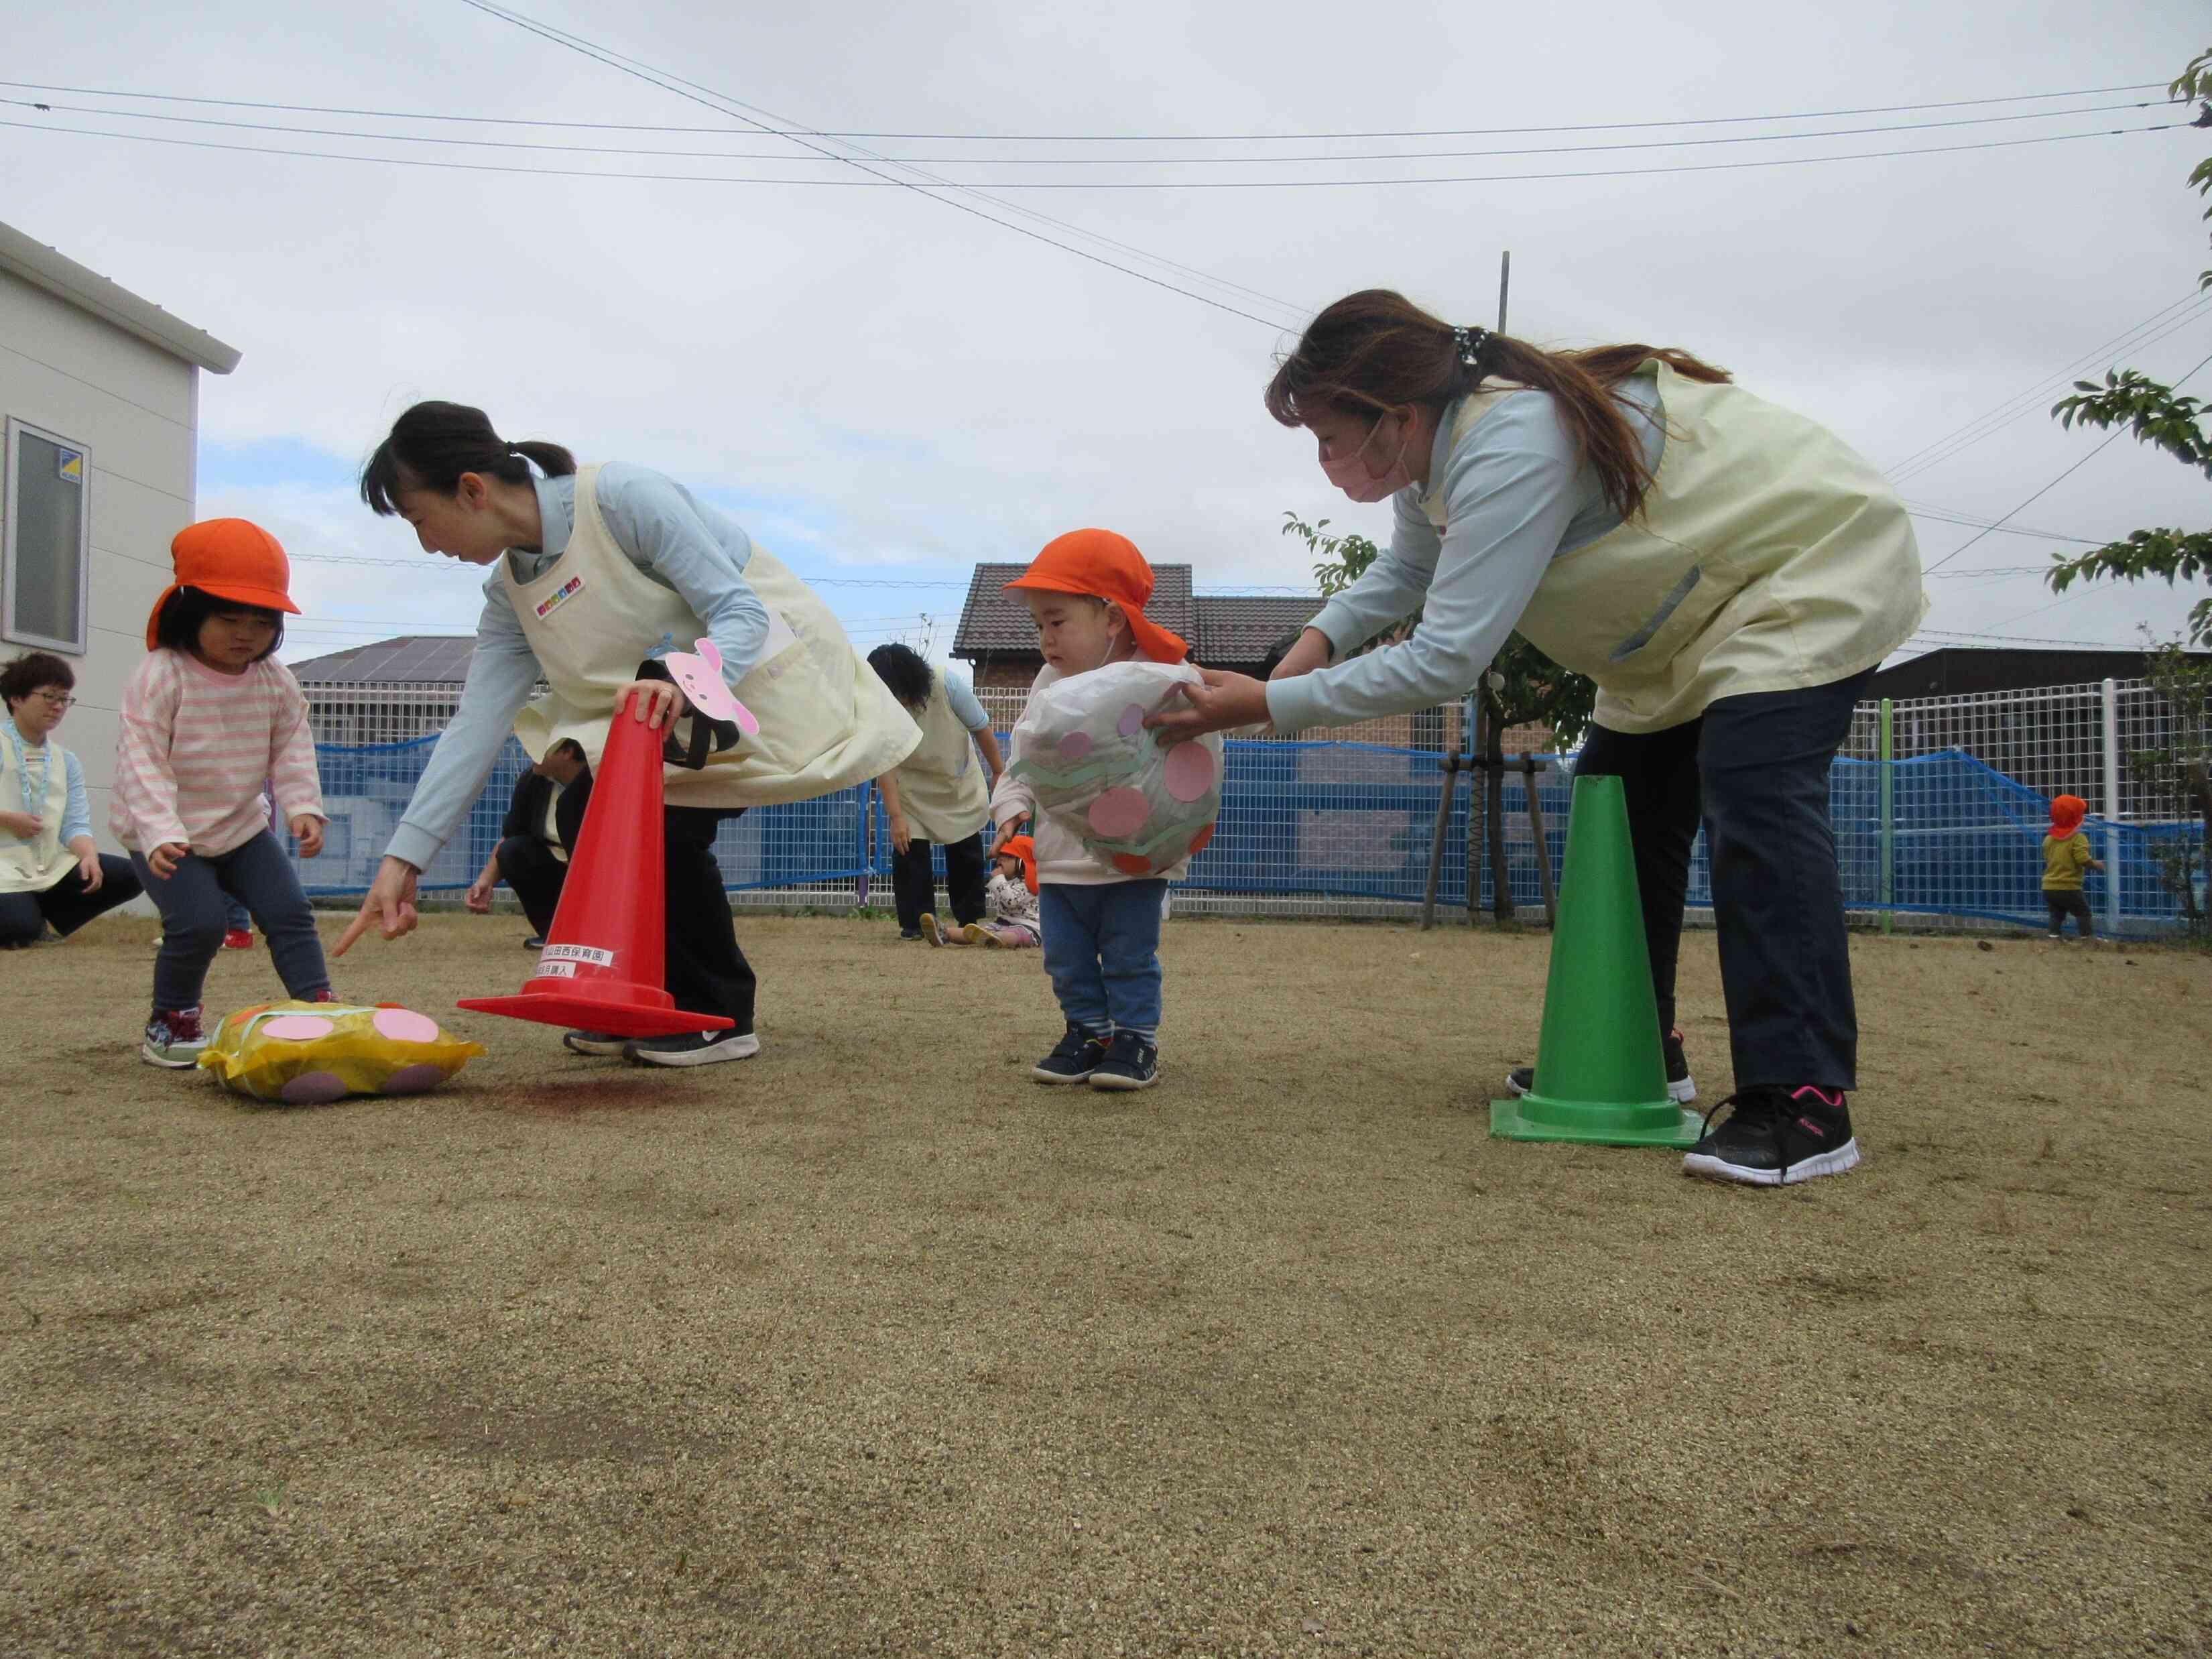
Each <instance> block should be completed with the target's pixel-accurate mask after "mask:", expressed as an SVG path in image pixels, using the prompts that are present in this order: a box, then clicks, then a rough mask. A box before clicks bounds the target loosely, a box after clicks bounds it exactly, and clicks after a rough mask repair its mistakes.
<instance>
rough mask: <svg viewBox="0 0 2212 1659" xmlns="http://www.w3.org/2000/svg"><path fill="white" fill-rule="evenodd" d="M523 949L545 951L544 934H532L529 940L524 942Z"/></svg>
mask: <svg viewBox="0 0 2212 1659" xmlns="http://www.w3.org/2000/svg"><path fill="white" fill-rule="evenodd" d="M522 948H523V949H524V950H526V951H542V950H544V948H545V935H544V934H543V933H532V935H531V936H530V937H529V938H528V939H525V940H523V941H522Z"/></svg>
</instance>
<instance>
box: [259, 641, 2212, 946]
mask: <svg viewBox="0 0 2212 1659" xmlns="http://www.w3.org/2000/svg"><path fill="white" fill-rule="evenodd" d="M457 692H458V688H457V687H455V686H453V685H450V684H398V685H389V686H349V687H342V688H310V690H309V697H310V702H311V707H312V710H313V721H314V726H315V732H316V736H317V739H318V745H319V746H318V755H319V760H320V763H321V766H322V775H323V790H324V796H325V805H326V808H327V810H328V811H330V813H331V827H330V830H329V832H328V834H327V836H326V838H325V848H324V851H323V853H322V854H321V856H319V857H318V858H316V859H313V860H305V861H303V862H302V864H301V878H302V880H303V881H304V882H305V883H306V884H307V888H308V890H309V891H310V892H311V893H313V894H316V895H318V896H327V897H337V896H342V895H349V894H356V893H359V892H361V891H362V890H365V889H366V887H367V885H368V881H369V878H370V877H371V876H372V875H373V874H374V869H375V865H376V860H378V859H379V858H380V856H381V855H382V853H383V849H384V848H385V846H386V844H387V843H388V842H389V841H390V839H391V835H392V830H393V829H395V828H396V827H397V825H398V821H399V817H400V815H401V814H402V812H404V810H405V807H406V804H407V801H408V799H409V798H410V795H411V794H412V793H413V790H414V786H415V781H416V779H417V778H418V777H419V776H420V775H421V772H422V766H423V764H424V763H426V761H427V760H428V756H429V752H430V750H431V748H432V746H433V745H434V744H435V740H436V738H435V734H436V732H438V731H439V730H440V729H441V728H442V726H444V724H445V722H446V721H447V720H449V719H450V718H451V717H452V714H453V703H454V699H455V696H456V695H457ZM979 696H980V699H981V702H982V703H983V706H984V710H985V712H986V714H988V715H989V716H990V718H991V720H992V724H993V725H994V726H995V727H996V728H998V730H999V732H1000V736H1001V741H1002V742H1003V740H1004V735H1005V732H1006V730H1007V728H1009V727H1011V726H1012V724H1013V722H1014V720H1015V719H1016V717H1017V716H1018V714H1019V713H1020V708H1021V704H1022V702H1023V700H1024V694H1023V693H1020V692H1009V691H1004V690H984V691H982V692H981V693H979ZM1461 714H1462V711H1461V709H1460V708H1458V707H1457V706H1452V705H1447V706H1445V707H1443V708H1438V709H1435V710H1431V711H1424V713H1423V714H1417V715H1413V716H1406V717H1401V726H1403V729H1404V733H1405V736H1400V732H1399V731H1398V729H1397V728H1393V730H1392V732H1391V735H1393V736H1394V737H1400V741H1398V742H1395V743H1364V742H1357V741H1343V740H1331V741H1314V740H1312V739H1311V738H1306V737H1299V736H1295V735H1294V736H1290V737H1279V736H1272V735H1271V736H1267V737H1261V738H1239V739H1233V740H1231V742H1230V743H1229V744H1227V757H1226V769H1225V781H1224V782H1225V787H1224V791H1223V805H1222V814H1221V820H1220V823H1219V825H1218V828H1217V830H1216V832H1215V835H1214V838H1213V841H1212V844H1211V845H1209V846H1208V847H1207V848H1206V850H1205V852H1203V853H1201V854H1200V855H1199V856H1198V857H1197V858H1196V859H1194V860H1192V864H1191V867H1190V872H1189V877H1188V880H1187V881H1186V882H1184V883H1183V884H1181V885H1179V886H1178V888H1177V890H1176V898H1175V905H1176V910H1177V911H1178V912H1179V913H1182V914H1205V913H1208V912H1212V913H1216V914H1225V915H1278V916H1298V917H1307V918H1315V919H1328V918H1354V917H1396V918H1409V917H1413V916H1415V915H1419V914H1420V910H1421V907H1422V901H1423V893H1424V888H1425V884H1426V881H1427V878H1428V872H1429V868H1430V862H1431V847H1432V842H1434V841H1435V839H1436V828H1437V823H1438V822H1439V812H1438V808H1439V805H1440V799H1439V798H1440V795H1441V793H1442V792H1443V791H1445V790H1447V789H1449V790H1450V791H1451V792H1452V798H1451V799H1450V801H1449V805H1448V806H1446V807H1445V810H1444V811H1443V814H1442V819H1441V821H1442V824H1443V836H1442V840H1443V846H1442V851H1441V856H1440V858H1439V859H1438V860H1437V872H1438V878H1437V894H1436V902H1437V906H1438V908H1439V909H1440V910H1443V911H1447V912H1449V911H1452V910H1458V911H1460V912H1462V913H1466V912H1471V911H1488V910H1490V909H1491V908H1492V906H1493V905H1494V902H1495V894H1494V891H1493V888H1492V870H1491V864H1492V860H1491V858H1490V856H1489V854H1488V852H1487V849H1486V848H1485V846H1484V844H1483V836H1482V831H1481V824H1482V822H1483V819H1484V817H1485V816H1486V814H1485V812H1484V810H1483V801H1484V795H1483V792H1484V791H1485V790H1486V789H1487V788H1488V787H1490V783H1489V781H1488V780H1487V779H1486V777H1485V775H1483V774H1482V773H1481V772H1480V771H1472V772H1462V773H1459V774H1457V775H1455V774H1452V773H1448V772H1447V771H1445V770H1444V769H1443V766H1442V765H1441V764H1440V761H1441V760H1442V758H1443V756H1442V754H1441V753H1440V751H1441V750H1443V748H1444V747H1445V741H1444V740H1445V739H1448V741H1449V743H1450V744H1457V743H1458V741H1459V734H1460V733H1461V732H1462V729H1463V728H1462V719H1461ZM2165 720H2166V717H2165V712H2164V709H2163V705H2162V704H2161V703H2160V701H2159V699H2158V698H2157V696H2156V695H2155V694H2154V692H2153V691H2152V690H2151V689H2150V687H2149V686H2148V684H2145V683H2143V682H2141V681H2125V682H2117V683H2116V682H2112V681H2107V682H2105V683H2103V684H2090V685H2077V686H2061V687H2054V688H2050V689H2046V690H2034V691H2021V692H1996V693H1987V694H1982V695H1977V696H1957V697H1928V698H1917V699H1913V700H1911V701H1908V702H1896V703H1893V704H1890V705H1887V706H1886V707H1885V705H1883V704H1880V703H1873V702H1869V703H1866V704H1863V705H1861V706H1860V708H1859V709H1858V710H1857V714H1856V716H1855V718H1854V720H1853V723H1852V727H1851V731H1850V736H1849V738H1847V740H1846V742H1845V744H1844V750H1843V752H1842V754H1841V755H1840V756H1839V757H1838V760H1837V762H1836V766H1835V770H1834V772H1833V774H1832V781H1831V786H1830V802H1831V812H1832V817H1833V821H1834V823H1835V828H1836V836H1837V854H1838V863H1839V865H1840V866H1841V869H1842V872H1843V875H1844V890H1845V895H1846V902H1847V903H1848V905H1849V906H1850V908H1851V909H1852V910H1854V911H1855V912H1860V913H1863V914H1864V915H1882V916H1886V917H1891V918H1896V919H1901V920H1903V921H1905V922H1906V923H1907V924H1908V925H1910V924H1911V922H1913V921H1916V920H1917V921H1920V922H1921V923H1922V924H1923V925H1925V924H1926V923H1928V922H1929V921H1940V922H1942V924H1944V925H1962V924H1963V925H1967V926H1973V925H1981V926H1997V927H2003V926H2035V927H2040V926H2042V925H2043V921H2044V914H2043V907H2042V900H2041V895H2040V882H2041V872H2042V859H2041V853H2040V841H2041V836H2042V833H2043V826H2044V824H2045V820H2046V817H2047V803H2048V798H2049V797H2050V796H2051V795H2053V794H2056V793H2059V792H2061V791H2065V792H2068V793H2074V794H2078V795H2081V797H2082V798H2083V799H2086V800H2087V801H2088V802H2089V805H2090V810H2091V815H2092V816H2091V818H2090V822H2089V823H2088V825H2087V829H2088V832H2089V836H2090V840H2091V842H2092V845H2093V848H2094V849H2095V851H2096V853H2097V856H2098V857H2100V859H2102V860H2105V862H2106V866H2107V868H2106V871H2105V872H2102V873H2100V874H2095V875H2093V876H2092V877H2091V878H2090V883H2089V888H2088V896H2089V900H2090V902H2091V904H2092V905H2093V907H2094V908H2096V909H2097V911H2098V914H2099V915H2100V918H2101V919H2102V921H2104V924H2105V926H2106V929H2107V930H2108V931H2112V932H2146V933H2148V932H2166V931H2171V930H2173V929H2175V928H2177V927H2179V926H2180V924H2181V921H2182V919H2183V917H2184V915H2185V911H2186V909H2187V908H2188V907H2187V905H2186V904H2185V902H2184V899H2183V897H2182V896H2181V895H2179V893H2177V892H2175V891H2173V890H2172V889H2171V887H2170V885H2169V884H2167V883H2166V882H2165V881H2164V880H2163V879H2162V872H2161V870H2160V867H2159V864H2158V859H2157V854H2158V849H2159V848H2160V846H2161V845H2162V844H2165V843H2167V842H2172V841H2174V840H2176V839H2178V838H2181V837H2186V836H2197V835H2201V833H2202V831H2201V826H2199V825H2197V823H2194V822H2193V821H2191V820H2189V819H2186V818H2183V817H2163V818H2162V817H2160V816H2159V809H2158V805H2157V803H2156V802H2155V801H2154V799H2152V798H2151V795H2150V794H2149V793H2148V791H2147V789H2146V787H2145V786H2144V785H2142V783H2140V782H2139V781H2136V779H2135V778H2134V776H2133V775H2132V773H2131V772H2130V769H2129V768H2128V766H2127V765H2126V756H2127V754H2128V752H2129V751H2130V750H2136V749H2143V748H2150V747H2155V746H2159V745H2160V744H2162V743H2164V742H2165V741H2166V738H2165ZM1432 735H1433V736H1434V737H1435V738H1437V739H1439V740H1438V741H1437V743H1436V746H1434V747H1431V746H1430V745H1429V743H1428V742H1427V741H1425V740H1426V739H1429V738H1431V736H1432ZM1407 737H1417V738H1418V739H1420V740H1419V741H1411V742H1409V741H1407V740H1406V738H1407ZM1542 763H1543V764H1544V765H1545V766H1546V767H1547V769H1546V770H1541V771H1539V772H1537V773H1535V774H1534V775H1533V776H1532V775H1525V774H1523V773H1521V772H1517V771H1509V772H1508V773H1507V774H1506V775H1505V776H1504V778H1503V779H1502V780H1500V781H1498V791H1499V807H1500V810H1499V811H1498V821H1499V824H1500V829H1501V830H1502V834H1501V836H1500V846H1501V849H1502V852H1503V863H1504V870H1505V880H1506V886H1507V890H1508V892H1509V893H1510V896H1511V898H1512V900H1513V902H1514V905H1515V907H1516V910H1517V911H1518V912H1519V913H1521V914H1522V915H1528V914H1529V913H1532V912H1533V913H1534V914H1536V915H1541V913H1542V907H1543V904H1544V899H1545V887H1546V883H1545V879H1544V868H1543V866H1548V867H1549V870H1550V873H1551V877H1552V880H1553V884H1556V882H1557V880H1558V878H1559V863H1560V859H1561V856H1562V854H1563V852H1564V850H1565V841H1566V827H1567V807H1568V802H1569V795H1570V776H1571V765H1572V757H1567V760H1566V761H1565V763H1564V765H1562V764H1561V763H1558V762H1557V761H1556V760H1555V759H1554V758H1553V757H1543V759H1542ZM526 764H527V762H526V758H525V757H524V756H523V754H522V751H521V749H520V745H519V744H515V743H514V742H513V740H512V739H510V740H509V741H508V743H507V748H506V750H505V751H504V752H503V753H502V755H501V760H500V762H499V764H498V766H497V767H496V768H495V769H494V771H493V774H492V775H491V777H490V779H489V781H488V782H487V784H486V786H485V789H484V793H483V796H482V797H481V798H480V799H478V801H477V804H476V805H475V806H474V807H473V808H472V809H471V811H470V814H469V816H468V818H467V819H466V821H465V823H464V824H463V825H462V827H461V829H460V830H459V833H457V834H456V835H455V836H454V837H453V841H452V842H450V843H449V844H448V846H447V848H446V850H445V851H444V852H443V853H442V854H441V855H440V856H439V858H438V859H437V860H435V862H434V864H433V865H432V866H431V868H430V869H428V870H427V871H425V872H423V880H422V885H423V887H424V888H425V889H427V890H432V891H434V892H435V891H441V890H442V891H445V892H447V893H448V894H453V893H455V892H457V890H459V889H460V888H463V887H465V886H466V885H467V884H469V883H470V882H471V881H472V880H473V879H474V878H475V877H476V875H477V872H479V871H481V870H482V869H483V867H484V866H485V864H486V862H487V861H488V860H489V858H490V857H491V854H492V852H493V849H494V848H495V847H496V846H497V845H498V842H499V831H500V824H501V820H502V818H503V817H504V816H505V812H506V808H507V800H508V798H509V796H510V794H511V793H512V791H513V786H514V781H515V779H516V778H517V777H518V776H519V775H520V773H521V771H522V769H524V767H525V766H526ZM1461 777H1466V778H1468V780H1469V781H1470V783H1471V786H1472V787H1462V785H1461V782H1460V779H1461ZM1530 787H1534V789H1535V790H1536V792H1537V802H1538V805H1539V806H1540V808H1541V816H1542V820H1543V829H1544V833H1543V836H1542V838H1541V842H1540V841H1539V839H1538V836H1537V834H1536V832H1535V829H1534V827H1533V825H1532V823H1531V819H1530V815H1529V812H1528V790H1529V788H1530ZM1470 825H1472V826H1473V833H1472V835H1471V834H1470ZM716 853H717V856H718V857H719V858H720V860H721V863H722V868H723V871H724V872H725V875H726V878H727V880H728V882H729V884H730V887H731V889H732V897H733V898H734V899H735V901H736V902H738V903H739V904H740V905H744V906H750V907H773V908H810V907H811V908H831V909H842V908H851V907H853V906H856V905H861V904H866V903H869V902H876V903H878V904H882V903H887V902H888V901H889V897H890V894H889V891H888V888H889V879H890V841H889V831H888V825H887V822H886V817H885V813H884V807H883V802H882V799H881V798H880V796H879V795H878V793H877V792H876V791H875V790H874V789H873V787H871V786H865V785H864V786H860V787H855V788H852V789H847V790H842V791H840V792H838V793H836V794H833V795H826V796H823V797H821V798H819V799H815V800H811V801H803V802H799V803H797V804H794V805H787V806H775V807H765V808H759V809H756V810H755V811H750V812H747V813H746V814H745V815H744V817H741V818H739V819H737V820H735V821H734V822H732V823H727V824H726V825H724V827H723V829H722V833H721V836H720V839H719V841H718V842H717V843H716ZM941 871H942V866H941V862H940V874H941ZM2198 879H2199V881H2200V882H2201V880H2202V873H2201V867H2200V872H2199V876H2198ZM1690 902H1691V906H1692V919H1693V920H1695V919H1698V912H1699V910H1700V909H1701V908H1703V907H1704V906H1705V905H1706V904H1707V903H1708V902H1709V890H1708V888H1707V886H1706V864H1705V850H1704V842H1703V838H1702V837H1700V838H1699V847H1698V850H1697V853H1696V854H1695V857H1694V861H1693V866H1692V887H1691V898H1690ZM2197 910H2198V912H2199V913H2200V914H2201V913H2202V911H2203V902H2202V899H2201V897H2199V898H2198V900H2197Z"/></svg>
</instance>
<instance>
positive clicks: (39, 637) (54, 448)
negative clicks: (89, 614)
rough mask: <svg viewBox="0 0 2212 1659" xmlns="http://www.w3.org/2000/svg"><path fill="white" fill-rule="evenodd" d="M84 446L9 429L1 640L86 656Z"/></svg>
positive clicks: (2, 502) (0, 549)
mask: <svg viewBox="0 0 2212 1659" xmlns="http://www.w3.org/2000/svg"><path fill="white" fill-rule="evenodd" d="M91 471H92V463H91V460H90V459H89V458H88V456H87V455H86V453H85V448H84V446H83V445H82V444H80V443H72V442H71V441H70V440H68V439H66V438H64V437H61V436H58V435H56V434H54V433H52V432H47V431H45V430H43V429H42V428H38V427H35V426H32V425H30V424H28V423H27V422H22V421H17V420H10V421H9V422H8V472H7V481H6V494H5V495H4V496H0V515H4V516H0V634H4V635H6V636H7V637H8V638H9V639H10V640H12V641H15V643H17V644H18V645H36V646H43V647H46V649H48V650H50V651H66V652H68V653H70V654H71V655H74V656H82V655H83V654H84V648H85V592H86V579H87V576H88V571H89V568H90V565H91V562H92V560H91V552H92V548H91V534H92V515H91V513H89V512H88V511H87V510H86V501H85V489H86V482H85V480H86V477H87V476H88V474H89V473H90V472H91Z"/></svg>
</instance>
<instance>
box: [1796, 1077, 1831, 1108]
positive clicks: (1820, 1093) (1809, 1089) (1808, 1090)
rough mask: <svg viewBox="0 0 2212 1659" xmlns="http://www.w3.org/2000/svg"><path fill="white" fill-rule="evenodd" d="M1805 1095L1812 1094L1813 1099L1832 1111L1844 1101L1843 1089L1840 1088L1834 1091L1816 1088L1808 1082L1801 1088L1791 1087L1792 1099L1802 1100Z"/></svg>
mask: <svg viewBox="0 0 2212 1659" xmlns="http://www.w3.org/2000/svg"><path fill="white" fill-rule="evenodd" d="M1807 1095H1810V1096H1812V1097H1813V1098H1814V1099H1815V1100H1817V1101H1819V1102H1820V1104H1821V1105H1823V1106H1826V1107H1827V1108H1828V1109H1830V1110H1834V1109H1836V1108H1838V1107H1839V1106H1841V1105H1842V1104H1843V1103H1844V1091H1842V1090H1841V1089H1837V1090H1834V1091H1830V1090H1826V1089H1816V1088H1814V1086H1813V1085H1811V1084H1809V1083H1808V1084H1807V1085H1805V1086H1804V1087H1803V1088H1802V1089H1793V1090H1791V1091H1790V1099H1792V1100H1802V1099H1804V1098H1805V1097H1806V1096H1807Z"/></svg>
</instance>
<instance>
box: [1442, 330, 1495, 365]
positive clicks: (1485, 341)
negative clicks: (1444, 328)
mask: <svg viewBox="0 0 2212 1659" xmlns="http://www.w3.org/2000/svg"><path fill="white" fill-rule="evenodd" d="M1490 339H1491V335H1490V331H1489V330H1488V329H1486V328H1480V327H1478V328H1455V329H1454V330H1453V331H1452V344H1453V345H1454V346H1455V347H1457V348H1458V349H1459V360H1460V363H1461V365H1462V367H1464V368H1481V367H1482V356H1483V353H1484V352H1486V351H1487V350H1488V349H1490Z"/></svg>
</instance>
